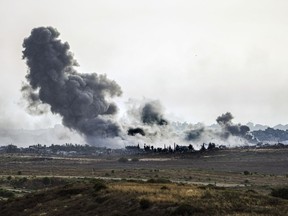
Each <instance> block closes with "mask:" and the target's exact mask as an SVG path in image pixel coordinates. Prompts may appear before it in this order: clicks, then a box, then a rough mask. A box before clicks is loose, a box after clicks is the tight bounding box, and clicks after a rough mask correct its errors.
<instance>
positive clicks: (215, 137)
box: [22, 27, 253, 146]
mask: <svg viewBox="0 0 288 216" xmlns="http://www.w3.org/2000/svg"><path fill="white" fill-rule="evenodd" d="M59 35H60V34H59V32H58V31H57V30H56V29H55V28H53V27H39V28H35V29H33V30H32V31H31V35H30V36H29V37H28V38H26V39H25V40H24V43H23V47H24V51H23V58H24V59H25V60H26V63H27V65H28V74H27V75H26V79H27V82H28V83H26V84H24V85H23V87H22V92H23V96H24V97H25V98H26V99H27V102H28V107H27V108H28V110H29V113H31V114H36V115H41V114H43V113H46V112H48V111H49V109H50V110H51V112H52V113H54V114H59V115H60V116H61V117H62V122H63V125H64V126H66V127H68V128H70V129H73V130H76V131H77V132H79V133H80V134H81V135H84V138H85V139H86V141H87V142H88V143H90V144H95V145H102V146H103V145H104V146H111V145H112V146H113V145H118V146H119V145H123V144H124V145H126V144H132V145H133V144H135V143H138V142H139V141H140V142H143V143H147V144H156V145H163V144H166V145H167V146H168V145H171V144H172V143H175V142H176V143H180V144H190V143H192V144H195V145H197V146H201V145H202V143H203V142H206V143H207V142H211V141H213V142H216V143H220V144H224V143H225V144H227V143H232V144H233V143H234V144H241V143H243V142H246V143H247V142H250V141H252V140H253V137H252V136H251V135H250V133H249V131H250V129H249V127H248V126H245V125H240V124H233V123H232V119H233V116H232V115H231V113H229V112H227V113H225V114H223V115H221V116H219V117H218V118H217V119H216V121H217V123H218V124H219V126H220V127H219V128H217V129H211V128H208V127H206V126H205V125H200V126H199V125H198V126H193V125H191V126H189V127H184V128H182V129H179V128H178V127H177V126H176V127H175V124H174V125H173V124H172V125H171V124H170V123H169V121H168V120H167V119H166V118H165V117H164V108H163V107H162V105H161V103H160V101H159V100H148V99H143V100H142V101H137V100H132V99H131V100H130V101H129V102H128V103H130V104H129V106H130V107H129V108H128V111H127V113H126V117H125V118H122V119H120V120H116V119H115V114H116V113H117V110H118V107H117V105H116V103H114V102H112V98H113V97H118V96H121V94H122V91H121V88H120V86H119V85H118V84H117V83H116V82H115V81H112V80H109V79H108V78H107V77H106V75H98V74H96V73H90V74H86V73H79V72H77V71H76V70H75V67H77V66H78V63H77V62H76V60H75V59H74V58H73V54H72V53H71V51H70V47H69V44H68V43H67V42H65V43H64V42H62V41H61V40H60V39H59Z"/></svg>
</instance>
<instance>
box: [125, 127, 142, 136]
mask: <svg viewBox="0 0 288 216" xmlns="http://www.w3.org/2000/svg"><path fill="white" fill-rule="evenodd" d="M127 133H128V135H129V136H135V135H136V134H141V135H142V136H145V132H144V130H143V129H142V128H129V129H128V131H127Z"/></svg>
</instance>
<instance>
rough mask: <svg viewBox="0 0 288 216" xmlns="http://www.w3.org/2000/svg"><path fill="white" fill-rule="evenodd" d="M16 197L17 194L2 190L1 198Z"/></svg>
mask: <svg viewBox="0 0 288 216" xmlns="http://www.w3.org/2000/svg"><path fill="white" fill-rule="evenodd" d="M14 196H15V194H14V193H13V192H11V191H9V190H5V189H2V188H0V197H5V198H12V197H14Z"/></svg>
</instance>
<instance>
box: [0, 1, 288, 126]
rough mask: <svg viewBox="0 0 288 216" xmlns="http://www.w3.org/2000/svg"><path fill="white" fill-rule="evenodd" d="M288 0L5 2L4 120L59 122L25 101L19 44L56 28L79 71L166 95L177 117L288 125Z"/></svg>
mask: <svg viewBox="0 0 288 216" xmlns="http://www.w3.org/2000/svg"><path fill="white" fill-rule="evenodd" d="M287 10H288V1H285V0H270V1H268V0H261V1H259V0H257V1H256V0H238V1H237V0H217V1H215V0H197V1H196V0H194V1H193V0H190V1H189V0H187V1H181V0H177V1H176V0H175V1H169V0H162V1H160V0H158V1H157V0H151V1H150V0H145V1H136V0H131V1H127V0H122V1H119V0H115V1H109V0H104V1H97V0H91V1H89V0H82V1H73V0H69V1H68V0H61V1H59V0H58V1H56V0H49V1H48V0H41V1H39V0H25V1H20V0H0V26H1V30H0V31H1V32H0V76H1V79H0V105H1V107H0V123H1V125H0V126H1V127H2V128H3V127H17V128H31V129H32V128H39V127H41V128H43V127H44V128H45V127H51V126H53V125H54V124H56V123H58V122H61V120H60V117H57V116H53V115H51V114H47V115H44V116H37V117H36V116H30V115H29V114H27V112H26V111H25V109H24V105H23V102H21V93H20V88H21V82H22V81H25V75H26V71H27V67H26V65H25V62H24V61H23V60H22V59H21V57H22V53H21V52H22V42H23V39H24V38H25V37H28V36H29V35H30V31H31V29H32V28H35V27H39V26H53V27H56V28H57V29H58V31H59V32H60V33H61V38H62V40H63V41H67V42H68V43H69V44H70V46H71V50H72V51H73V53H74V55H75V58H76V59H77V60H78V62H79V64H80V68H79V71H81V72H85V73H88V72H97V73H106V74H107V76H108V77H109V78H110V79H114V80H115V81H116V82H117V83H118V84H119V85H120V86H121V87H122V90H123V93H124V94H123V96H122V97H121V98H120V99H118V100H117V101H118V103H119V104H120V108H121V112H124V108H125V101H127V100H128V99H129V98H136V99H141V98H143V97H145V98H151V99H159V100H160V101H161V103H162V104H163V106H164V107H165V112H166V114H167V115H168V117H169V118H170V119H172V120H181V121H188V122H191V123H197V122H204V123H206V124H211V123H214V122H215V119H216V117H217V116H219V115H220V114H222V113H225V112H227V111H230V112H231V113H232V114H233V115H234V116H235V117H236V118H235V120H234V122H241V123H247V122H248V121H252V122H255V123H262V124H269V125H271V126H273V125H275V124H278V123H282V124H287V123H288V82H287V81H288V60H287V57H288V56H287V51H288V13H287Z"/></svg>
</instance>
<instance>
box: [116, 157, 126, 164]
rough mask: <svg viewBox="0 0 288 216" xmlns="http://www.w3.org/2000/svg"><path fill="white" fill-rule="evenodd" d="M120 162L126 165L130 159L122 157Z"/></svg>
mask: <svg viewBox="0 0 288 216" xmlns="http://www.w3.org/2000/svg"><path fill="white" fill-rule="evenodd" d="M118 162H121V163H126V162H128V158H126V157H121V158H119V159H118Z"/></svg>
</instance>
